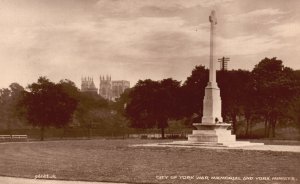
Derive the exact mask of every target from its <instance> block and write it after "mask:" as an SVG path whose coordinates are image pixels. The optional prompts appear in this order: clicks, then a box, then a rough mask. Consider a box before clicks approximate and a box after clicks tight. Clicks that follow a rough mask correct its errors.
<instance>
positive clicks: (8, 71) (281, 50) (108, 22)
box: [0, 0, 300, 88]
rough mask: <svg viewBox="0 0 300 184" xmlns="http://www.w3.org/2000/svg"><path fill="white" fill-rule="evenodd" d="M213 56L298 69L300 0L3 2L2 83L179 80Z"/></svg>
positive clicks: (235, 63) (239, 64)
mask: <svg viewBox="0 0 300 184" xmlns="http://www.w3.org/2000/svg"><path fill="white" fill-rule="evenodd" d="M212 9H215V10H216V15H217V19H218V24H217V32H216V36H217V38H216V42H217V48H216V55H217V56H216V57H222V56H226V57H230V62H229V69H239V68H241V69H247V70H252V69H253V67H254V65H255V64H257V63H258V62H259V61H260V60H261V59H263V58H264V57H277V58H279V59H281V60H283V62H284V65H285V66H289V67H291V68H293V69H300V61H299V58H300V34H299V33H300V21H299V20H300V13H299V10H300V1H299V0H0V69H1V76H0V88H2V87H8V85H9V84H10V83H12V82H18V83H20V84H21V85H23V86H27V84H29V83H32V82H34V81H36V80H37V78H38V77H39V76H47V77H48V78H50V80H52V81H55V82H57V81H59V80H60V79H64V78H67V79H70V80H72V81H74V82H75V83H76V84H77V86H78V87H79V86H80V80H81V77H82V76H90V77H93V78H94V81H95V83H96V86H98V85H99V84H98V83H99V75H107V74H109V75H111V76H112V79H113V80H120V79H124V80H129V81H130V82H131V85H134V84H135V83H136V81H137V80H139V79H147V78H151V79H153V80H160V79H163V78H168V77H172V78H174V79H177V80H180V81H184V80H185V79H186V77H188V76H189V75H190V74H191V71H192V69H193V68H194V67H195V66H196V65H206V66H208V61H209V60H208V56H209V21H208V16H209V14H210V11H211V10H212Z"/></svg>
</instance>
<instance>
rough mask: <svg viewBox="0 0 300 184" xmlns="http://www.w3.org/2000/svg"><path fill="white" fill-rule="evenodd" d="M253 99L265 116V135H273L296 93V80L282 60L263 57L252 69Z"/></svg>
mask: <svg viewBox="0 0 300 184" xmlns="http://www.w3.org/2000/svg"><path fill="white" fill-rule="evenodd" d="M252 77H253V80H254V87H255V90H256V92H255V96H254V98H255V100H256V101H257V102H258V103H259V107H260V113H261V114H262V115H263V116H264V118H265V136H266V137H275V128H276V124H277V123H278V120H279V118H280V117H282V116H283V115H284V114H286V113H285V111H286V108H285V107H287V106H288V104H289V103H290V102H291V100H292V99H294V98H295V96H296V94H297V89H298V87H297V81H296V78H295V75H294V72H293V70H292V69H290V68H288V67H285V66H283V64H282V61H281V60H278V59H276V58H275V57H274V58H271V59H269V58H265V59H263V60H262V61H261V62H260V63H259V64H257V65H256V66H255V68H254V69H253V70H252ZM271 133H272V134H271Z"/></svg>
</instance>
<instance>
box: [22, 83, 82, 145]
mask: <svg viewBox="0 0 300 184" xmlns="http://www.w3.org/2000/svg"><path fill="white" fill-rule="evenodd" d="M28 90H29V91H25V94H24V96H23V99H22V104H23V106H24V107H25V109H26V112H25V115H26V118H27V120H28V122H29V123H31V124H32V125H33V126H38V127H40V129H41V140H42V141H43V140H44V130H45V128H47V127H50V126H53V127H58V128H60V127H64V126H65V125H66V124H68V123H69V122H70V120H71V118H72V114H73V112H74V111H75V109H76V107H77V100H76V99H75V98H73V97H71V96H70V95H68V94H67V93H66V92H65V91H64V88H63V83H59V84H55V83H53V82H51V81H49V79H47V78H45V77H40V78H39V79H38V81H37V82H36V83H32V84H31V85H29V86H28Z"/></svg>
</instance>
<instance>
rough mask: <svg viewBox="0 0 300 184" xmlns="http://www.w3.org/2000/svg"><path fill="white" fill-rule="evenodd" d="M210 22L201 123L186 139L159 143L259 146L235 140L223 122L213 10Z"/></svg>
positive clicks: (226, 124) (215, 18)
mask: <svg viewBox="0 0 300 184" xmlns="http://www.w3.org/2000/svg"><path fill="white" fill-rule="evenodd" d="M209 22H210V57H209V82H208V83H207V86H206V88H205V96H204V100H203V117H202V123H194V124H193V126H194V127H196V128H197V130H193V133H192V134H191V135H188V140H187V141H174V142H171V143H159V144H158V146H159V145H168V146H172V145H174V146H214V147H242V146H259V145H264V144H263V143H250V142H249V141H237V140H236V136H235V135H232V134H231V130H230V129H229V128H230V126H231V124H229V123H226V122H223V118H222V114H221V113H222V100H221V96H220V88H219V87H218V84H217V81H216V64H217V63H216V61H215V59H214V55H215V49H214V46H215V44H216V43H215V35H216V25H217V17H216V12H215V11H214V10H212V11H211V14H210V16H209Z"/></svg>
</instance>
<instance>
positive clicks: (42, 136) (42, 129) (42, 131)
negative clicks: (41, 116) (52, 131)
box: [41, 126, 45, 141]
mask: <svg viewBox="0 0 300 184" xmlns="http://www.w3.org/2000/svg"><path fill="white" fill-rule="evenodd" d="M44 132H45V127H44V126H41V141H44Z"/></svg>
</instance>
